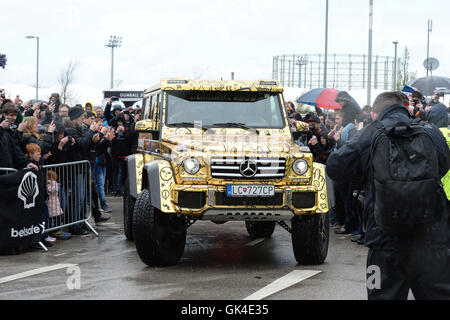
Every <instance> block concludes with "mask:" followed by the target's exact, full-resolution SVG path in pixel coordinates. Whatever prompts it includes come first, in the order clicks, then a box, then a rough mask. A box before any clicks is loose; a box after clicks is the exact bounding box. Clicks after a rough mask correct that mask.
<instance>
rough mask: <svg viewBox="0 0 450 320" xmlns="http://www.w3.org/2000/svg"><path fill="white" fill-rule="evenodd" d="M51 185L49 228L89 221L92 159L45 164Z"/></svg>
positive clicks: (48, 205)
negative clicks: (90, 160)
mask: <svg viewBox="0 0 450 320" xmlns="http://www.w3.org/2000/svg"><path fill="white" fill-rule="evenodd" d="M42 170H44V177H45V182H46V183H45V185H46V187H47V200H46V210H48V220H47V223H46V229H45V232H52V231H56V230H59V229H62V228H66V227H80V226H81V225H82V224H86V225H87V226H88V227H89V229H91V230H92V232H93V233H94V234H95V235H96V236H98V233H97V231H96V230H95V229H94V228H93V227H92V226H91V225H90V224H89V222H88V220H89V219H90V218H91V215H92V207H91V196H92V189H91V186H92V183H91V180H92V172H91V166H90V163H89V161H87V160H86V161H78V162H69V163H61V164H54V165H45V166H42Z"/></svg>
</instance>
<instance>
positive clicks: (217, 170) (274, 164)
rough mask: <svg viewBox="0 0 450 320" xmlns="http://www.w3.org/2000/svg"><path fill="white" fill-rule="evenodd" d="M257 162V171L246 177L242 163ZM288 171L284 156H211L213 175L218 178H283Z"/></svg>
mask: <svg viewBox="0 0 450 320" xmlns="http://www.w3.org/2000/svg"><path fill="white" fill-rule="evenodd" d="M246 160H249V161H253V162H254V163H255V164H256V173H255V175H254V176H252V177H246V176H244V175H243V174H242V173H241V170H240V167H241V164H242V163H243V162H244V161H246ZM285 171H286V159H283V158H242V157H240V158H238V157H226V158H211V175H212V177H213V178H216V179H240V180H252V179H281V178H283V177H284V174H285Z"/></svg>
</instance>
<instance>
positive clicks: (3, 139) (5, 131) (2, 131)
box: [0, 103, 38, 170]
mask: <svg viewBox="0 0 450 320" xmlns="http://www.w3.org/2000/svg"><path fill="white" fill-rule="evenodd" d="M17 114H18V109H17V107H16V106H14V105H13V104H11V103H7V104H5V105H4V106H3V109H2V117H1V118H0V150H1V152H0V168H15V169H22V168H24V167H32V168H34V169H36V170H38V168H37V167H36V165H34V164H33V163H31V161H30V160H29V159H27V158H26V157H25V154H24V153H23V152H22V150H21V149H20V147H19V136H18V133H17V132H16V130H15V129H14V123H15V121H16V118H17Z"/></svg>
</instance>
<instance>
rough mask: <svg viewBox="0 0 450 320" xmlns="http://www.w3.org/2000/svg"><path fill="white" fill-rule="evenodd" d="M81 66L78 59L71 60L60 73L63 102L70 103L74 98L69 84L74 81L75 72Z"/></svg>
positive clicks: (59, 80)
mask: <svg viewBox="0 0 450 320" xmlns="http://www.w3.org/2000/svg"><path fill="white" fill-rule="evenodd" d="M79 66H80V64H79V63H78V61H77V60H70V61H69V63H68V64H67V67H66V68H65V69H64V70H61V72H60V73H59V77H58V83H59V84H60V86H61V88H60V97H61V101H62V102H63V103H69V102H70V101H71V100H72V99H73V98H74V96H73V92H72V91H71V90H70V89H69V86H70V85H71V84H72V83H73V80H74V78H75V77H74V73H75V71H76V69H77V68H78V67H79Z"/></svg>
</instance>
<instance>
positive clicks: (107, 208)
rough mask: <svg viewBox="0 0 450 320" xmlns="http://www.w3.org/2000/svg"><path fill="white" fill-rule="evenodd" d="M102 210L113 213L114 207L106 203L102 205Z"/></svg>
mask: <svg viewBox="0 0 450 320" xmlns="http://www.w3.org/2000/svg"><path fill="white" fill-rule="evenodd" d="M102 210H103V212H106V213H111V212H112V209H111V208H110V207H109V206H108V205H107V204H105V205H104V206H103V207H102Z"/></svg>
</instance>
